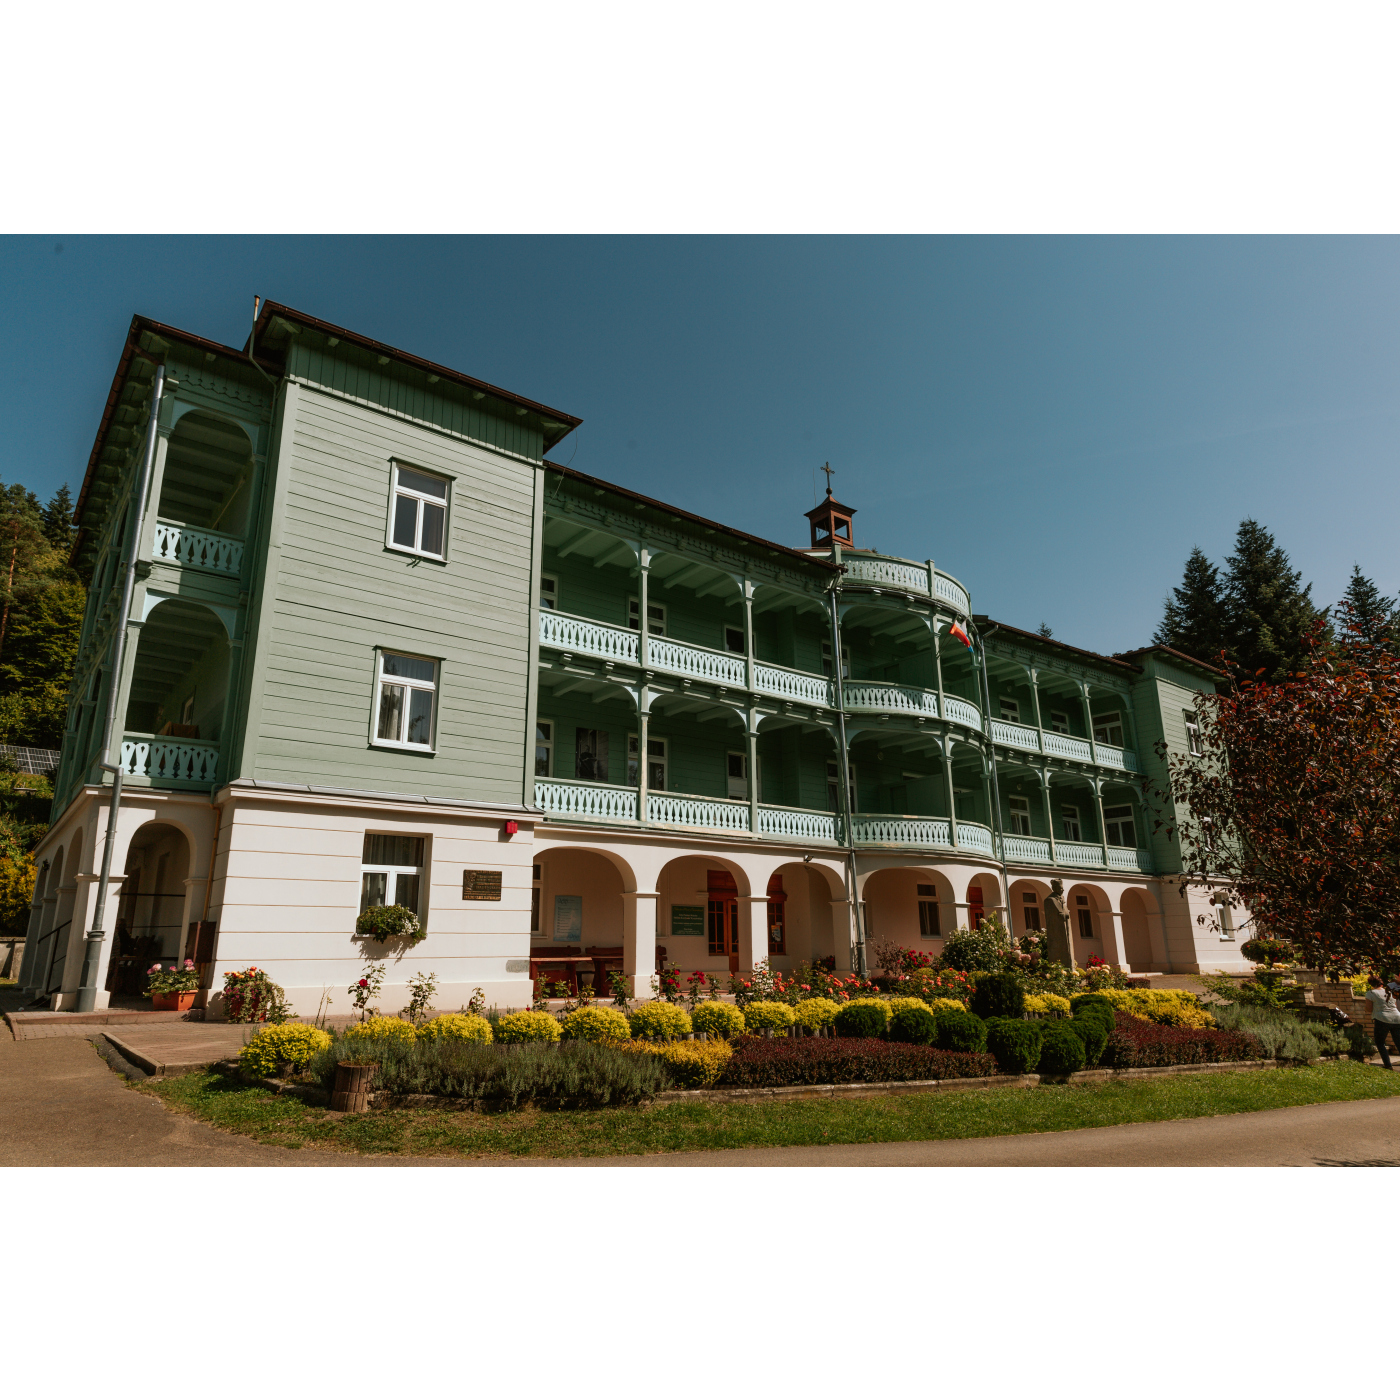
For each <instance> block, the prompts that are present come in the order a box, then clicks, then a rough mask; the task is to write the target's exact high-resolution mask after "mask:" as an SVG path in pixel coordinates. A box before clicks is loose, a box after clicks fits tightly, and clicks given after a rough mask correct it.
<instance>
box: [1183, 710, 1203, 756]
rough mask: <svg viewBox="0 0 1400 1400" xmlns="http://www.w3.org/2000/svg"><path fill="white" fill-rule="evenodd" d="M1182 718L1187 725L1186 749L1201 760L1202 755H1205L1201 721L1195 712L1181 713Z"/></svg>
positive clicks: (1185, 711) (1186, 711)
mask: <svg viewBox="0 0 1400 1400" xmlns="http://www.w3.org/2000/svg"><path fill="white" fill-rule="evenodd" d="M1181 718H1182V719H1183V721H1185V724H1186V747H1187V748H1188V749H1189V750H1190V751H1191V753H1192V754H1194V755H1195V756H1196V757H1197V758H1200V757H1201V756H1202V754H1204V752H1205V749H1204V748H1203V747H1202V745H1201V725H1200V721H1199V720H1197V718H1196V712H1195V711H1194V710H1183V711H1182V712H1181Z"/></svg>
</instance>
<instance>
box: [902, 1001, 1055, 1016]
mask: <svg viewBox="0 0 1400 1400" xmlns="http://www.w3.org/2000/svg"><path fill="white" fill-rule="evenodd" d="M1026 1000H1027V1001H1029V1000H1030V998H1029V997H1027V998H1026ZM924 1004H925V1005H926V1006H927V1007H928V1009H929V1010H930V1011H931V1012H933V1014H934V1015H935V1016H937V1015H938V1014H939V1013H940V1012H942V1011H966V1010H967V1004H966V1003H965V1002H961V1001H959V1000H958V999H957V998H956V997H934V999H933V1000H932V1001H930V1002H925V1003H924Z"/></svg>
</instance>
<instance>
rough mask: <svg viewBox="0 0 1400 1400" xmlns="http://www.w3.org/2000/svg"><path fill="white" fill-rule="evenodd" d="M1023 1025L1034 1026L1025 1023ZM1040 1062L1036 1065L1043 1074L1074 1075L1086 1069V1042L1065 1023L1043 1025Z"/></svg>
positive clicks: (1046, 1022)
mask: <svg viewBox="0 0 1400 1400" xmlns="http://www.w3.org/2000/svg"><path fill="white" fill-rule="evenodd" d="M1021 1024H1022V1025H1028V1024H1034V1022H1026V1021H1023V1022H1022V1023H1021ZM1040 1030H1041V1040H1040V1060H1039V1062H1038V1063H1037V1065H1036V1068H1037V1069H1039V1071H1040V1072H1041V1074H1051V1075H1055V1076H1056V1077H1057V1078H1058V1077H1060V1076H1063V1075H1068V1074H1074V1073H1076V1072H1077V1071H1078V1070H1081V1069H1083V1068H1084V1063H1085V1054H1084V1042H1083V1040H1081V1039H1080V1037H1079V1036H1078V1035H1077V1034H1076V1032H1075V1030H1074V1027H1073V1026H1071V1025H1070V1024H1069V1023H1068V1022H1065V1021H1058V1020H1057V1021H1045V1022H1043V1023H1041V1027H1040Z"/></svg>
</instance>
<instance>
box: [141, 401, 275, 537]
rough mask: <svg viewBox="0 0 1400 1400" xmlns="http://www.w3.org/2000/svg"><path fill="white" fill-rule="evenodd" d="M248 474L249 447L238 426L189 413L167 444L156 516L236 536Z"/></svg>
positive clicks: (242, 521) (244, 515)
mask: <svg viewBox="0 0 1400 1400" xmlns="http://www.w3.org/2000/svg"><path fill="white" fill-rule="evenodd" d="M253 470H254V467H253V443H252V441H251V439H250V438H249V436H248V431H247V429H246V428H245V427H244V426H243V425H242V424H241V423H238V422H236V421H235V420H234V419H231V418H227V417H225V416H224V415H222V414H220V413H215V412H211V411H210V410H209V409H207V408H195V409H191V410H189V411H187V412H185V413H183V414H181V415H180V417H179V418H178V420H177V421H176V423H175V426H174V427H173V428H172V429H171V431H170V436H169V438H168V439H167V441H166V448H165V464H164V469H163V471H162V474H161V483H160V504H159V506H158V507H157V512H156V513H157V517H158V518H159V519H161V520H164V521H167V522H170V523H172V524H177V525H184V526H187V527H190V528H192V529H196V530H210V531H214V532H217V533H218V534H223V535H233V536H235V537H241V536H242V535H243V534H244V532H245V530H246V528H247V522H248V503H249V498H250V496H251V494H252V483H253Z"/></svg>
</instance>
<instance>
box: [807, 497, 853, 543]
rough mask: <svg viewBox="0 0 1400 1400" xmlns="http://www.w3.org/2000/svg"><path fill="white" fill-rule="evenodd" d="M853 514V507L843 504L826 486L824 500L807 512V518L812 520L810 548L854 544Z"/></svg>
mask: <svg viewBox="0 0 1400 1400" xmlns="http://www.w3.org/2000/svg"><path fill="white" fill-rule="evenodd" d="M854 514H855V509H854V508H853V507H851V506H843V505H842V504H841V503H840V502H839V501H838V500H836V499H835V497H833V496H832V494H831V487H830V486H828V487H827V488H826V500H824V501H823V502H822V503H821V505H819V506H818V507H817V508H816V509H815V510H809V511H808V512H807V519H808V520H810V521H811V522H812V548H813V549H830V548H831V547H832V545H837V544H839V545H842V546H844V547H845V548H846V549H852V548H854V546H855V537H854V536H853V535H852V534H851V517H852V516H853V515H854Z"/></svg>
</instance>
